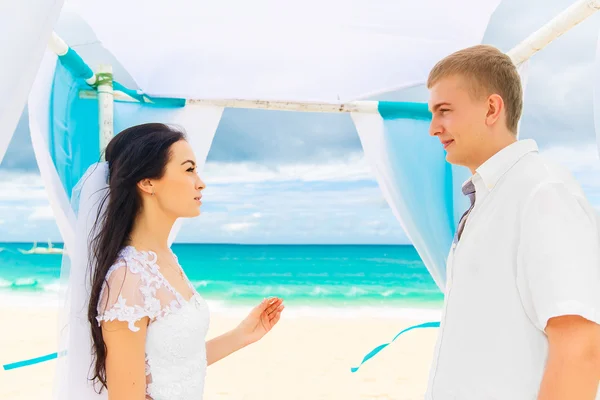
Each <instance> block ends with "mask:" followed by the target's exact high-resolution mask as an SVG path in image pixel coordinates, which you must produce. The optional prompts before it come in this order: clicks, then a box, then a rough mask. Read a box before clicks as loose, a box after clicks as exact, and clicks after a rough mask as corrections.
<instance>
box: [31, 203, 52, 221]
mask: <svg viewBox="0 0 600 400" xmlns="http://www.w3.org/2000/svg"><path fill="white" fill-rule="evenodd" d="M28 220H29V221H36V220H54V212H53V211H52V207H50V205H47V206H41V207H35V208H34V209H33V212H32V213H31V214H30V215H29V217H28Z"/></svg>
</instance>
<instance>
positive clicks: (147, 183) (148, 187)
mask: <svg viewBox="0 0 600 400" xmlns="http://www.w3.org/2000/svg"><path fill="white" fill-rule="evenodd" d="M137 187H138V189H140V190H141V191H142V193H146V194H149V195H152V194H153V193H154V186H153V185H152V181H151V180H150V179H142V180H141V181H139V182H138V184H137Z"/></svg>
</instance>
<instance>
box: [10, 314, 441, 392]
mask: <svg viewBox="0 0 600 400" xmlns="http://www.w3.org/2000/svg"><path fill="white" fill-rule="evenodd" d="M238 314H239V315H238ZM240 315H242V314H241V312H237V313H231V312H226V311H225V310H216V311H213V312H212V316H211V329H210V331H209V335H208V338H212V337H214V336H216V335H219V334H220V333H223V332H225V331H226V330H228V329H231V328H233V327H234V326H235V325H236V324H237V323H238V321H239V318H240ZM433 316H434V317H435V313H434V315H433ZM431 317H432V313H431V312H428V311H425V312H424V313H423V315H422V316H421V315H420V314H419V312H418V311H416V312H415V311H413V312H412V313H409V314H407V315H405V316H400V317H398V316H391V315H372V316H369V315H368V313H365V312H361V313H358V312H357V313H353V312H348V311H346V312H345V313H342V314H341V315H338V316H335V315H334V310H331V309H330V310H328V312H327V313H322V314H320V315H319V314H314V313H313V315H311V314H310V313H306V312H305V313H303V312H299V310H294V309H293V307H290V309H286V310H285V312H284V316H283V317H282V320H281V322H280V323H279V325H278V326H277V327H276V328H275V329H274V330H273V331H272V332H271V333H270V334H269V335H267V336H266V337H265V338H264V339H263V340H262V341H260V342H258V343H256V344H254V345H252V346H250V347H247V348H245V349H242V350H241V351H239V352H237V353H235V354H233V355H232V356H230V357H228V358H226V359H224V360H222V361H220V362H218V363H216V364H214V365H212V366H210V367H209V368H208V376H207V381H206V390H205V399H207V400H233V399H235V400H259V399H260V400H275V399H277V400H282V399H285V400H296V399H298V400H299V399H302V400H306V399H311V400H319V399H340V400H350V399H380V400H383V399H394V400H409V399H410V400H413V399H422V398H423V395H424V392H425V388H426V384H427V374H428V368H429V363H430V361H431V357H432V354H433V347H434V343H435V339H436V336H437V333H438V330H437V329H435V328H434V329H419V330H414V331H411V332H408V333H407V334H405V335H403V336H401V337H400V338H399V339H398V340H397V341H396V342H394V343H393V344H392V345H390V346H388V347H387V348H386V349H385V350H383V351H382V352H381V353H379V354H378V355H377V356H376V357H375V358H374V359H372V360H370V361H368V362H367V363H365V364H364V365H363V366H362V367H361V369H360V370H359V371H358V372H356V373H351V372H350V368H351V367H353V366H356V365H358V364H359V363H360V361H361V360H362V358H363V357H364V355H366V354H367V353H368V352H369V351H371V350H372V349H373V348H374V347H375V346H377V345H379V344H382V343H385V342H388V341H390V340H391V339H392V338H393V337H394V336H395V335H396V334H397V333H398V332H399V331H400V330H401V329H403V328H406V327H408V326H410V325H412V324H417V323H422V322H425V321H427V320H431ZM56 318H57V310H56V309H55V308H53V307H32V306H31V305H30V306H28V307H23V306H11V305H10V304H8V305H7V304H6V302H3V304H2V306H0V320H1V321H2V329H1V330H0V349H2V352H1V356H2V358H1V360H0V361H1V362H2V364H5V363H10V362H15V361H19V360H23V359H27V358H33V357H37V356H41V355H45V354H48V353H52V352H54V351H56V329H55V326H56ZM54 367H55V365H54V361H47V362H44V363H41V364H36V365H32V366H28V367H24V368H20V369H14V370H9V371H3V370H0V399H7V400H8V399H10V400H26V399H27V400H30V399H35V400H42V399H51V398H52V383H53V378H54Z"/></svg>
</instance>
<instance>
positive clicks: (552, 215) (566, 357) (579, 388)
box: [517, 182, 600, 400]
mask: <svg viewBox="0 0 600 400" xmlns="http://www.w3.org/2000/svg"><path fill="white" fill-rule="evenodd" d="M599 222H600V221H597V220H596V215H594V211H593V210H591V206H590V205H589V203H588V202H587V201H586V200H585V199H583V198H580V197H577V196H575V195H574V194H573V193H572V191H571V190H569V189H568V188H567V186H566V185H565V184H563V183H560V182H546V183H543V184H540V185H539V186H538V187H536V188H535V189H534V191H533V192H532V195H531V197H530V199H529V201H528V203H527V205H526V207H524V210H523V214H522V225H521V230H520V240H519V241H520V256H519V261H518V269H517V270H518V276H519V278H520V279H519V281H520V282H521V284H520V286H519V289H520V290H519V292H520V294H521V296H522V299H523V304H524V306H525V309H526V312H527V315H528V316H529V318H530V320H531V321H532V322H533V323H534V325H535V326H536V327H537V328H538V329H539V330H540V331H541V332H543V333H544V334H545V335H546V336H547V338H548V353H547V360H546V365H545V371H544V375H543V378H542V382H541V384H540V388H539V397H538V400H559V399H560V400H563V399H565V400H594V399H595V397H596V391H597V388H598V380H599V379H600V247H599V245H600V237H599V230H600V226H598V223H599Z"/></svg>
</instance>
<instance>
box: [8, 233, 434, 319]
mask: <svg viewBox="0 0 600 400" xmlns="http://www.w3.org/2000/svg"><path fill="white" fill-rule="evenodd" d="M31 246H32V243H4V244H2V243H0V248H2V251H0V295H2V297H5V296H3V295H9V297H8V298H10V295H15V294H18V295H20V296H17V297H14V298H34V296H36V295H46V297H47V296H51V295H52V294H56V293H58V289H59V284H58V282H59V276H60V266H61V260H62V256H61V255H35V254H22V253H21V252H20V251H19V249H22V250H27V249H30V248H31ZM55 247H61V245H60V244H57V245H55ZM173 251H174V252H175V253H176V254H177V256H178V257H179V261H180V263H181V265H182V266H183V268H184V270H185V272H186V274H187V275H188V277H189V278H190V280H191V281H192V282H193V284H194V285H195V287H196V288H197V290H198V291H199V292H200V294H202V295H203V297H205V298H206V299H207V300H210V301H212V302H218V303H220V304H224V305H233V306H236V305H247V304H254V303H256V302H257V301H259V300H261V299H262V298H263V297H267V296H281V297H283V298H284V299H285V301H286V304H288V305H290V306H294V305H296V306H308V307H323V306H325V307H356V306H359V307H363V306H368V307H402V308H439V307H440V306H441V304H442V301H443V295H442V293H441V292H440V291H439V290H438V288H437V286H436V285H435V283H434V282H433V279H432V278H431V276H430V275H429V273H428V272H427V270H426V268H425V266H424V264H423V262H422V261H421V259H420V258H419V256H418V254H417V252H416V251H415V249H414V248H413V247H412V246H401V245H234V244H175V245H173Z"/></svg>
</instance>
